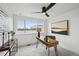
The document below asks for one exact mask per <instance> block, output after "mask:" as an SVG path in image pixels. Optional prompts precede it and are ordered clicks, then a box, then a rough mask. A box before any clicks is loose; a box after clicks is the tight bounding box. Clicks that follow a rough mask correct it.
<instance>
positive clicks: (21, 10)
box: [0, 3, 79, 19]
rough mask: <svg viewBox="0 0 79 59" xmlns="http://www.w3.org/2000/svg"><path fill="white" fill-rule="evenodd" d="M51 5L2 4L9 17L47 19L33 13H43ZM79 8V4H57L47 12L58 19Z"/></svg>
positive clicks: (0, 4) (0, 5)
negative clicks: (15, 15) (42, 10)
mask: <svg viewBox="0 0 79 59" xmlns="http://www.w3.org/2000/svg"><path fill="white" fill-rule="evenodd" d="M48 5H49V3H0V7H2V8H3V9H4V10H5V11H6V12H7V14H8V15H13V14H17V15H22V16H28V17H33V18H41V19H47V17H46V16H45V15H43V14H32V13H33V12H39V11H41V8H42V7H43V6H48ZM76 8H79V4H78V3H57V4H56V5H55V6H54V7H52V8H51V9H50V10H48V11H47V13H48V14H49V15H50V17H56V16H59V15H61V14H63V13H66V12H68V11H71V10H73V9H76Z"/></svg>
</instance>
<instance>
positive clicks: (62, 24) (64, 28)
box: [51, 20, 69, 35]
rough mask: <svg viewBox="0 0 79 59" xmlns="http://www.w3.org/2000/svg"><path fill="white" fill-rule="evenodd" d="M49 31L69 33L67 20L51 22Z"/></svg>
mask: <svg viewBox="0 0 79 59" xmlns="http://www.w3.org/2000/svg"><path fill="white" fill-rule="evenodd" d="M51 33H56V34H62V35H69V20H62V21H57V22H54V23H52V24H51Z"/></svg>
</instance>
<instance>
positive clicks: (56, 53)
mask: <svg viewBox="0 0 79 59" xmlns="http://www.w3.org/2000/svg"><path fill="white" fill-rule="evenodd" d="M54 49H55V55H56V56H58V50H57V46H55V47H54Z"/></svg>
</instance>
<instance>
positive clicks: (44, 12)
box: [33, 3, 56, 17]
mask: <svg viewBox="0 0 79 59" xmlns="http://www.w3.org/2000/svg"><path fill="white" fill-rule="evenodd" d="M55 4H56V3H50V4H49V5H48V6H47V7H45V6H43V7H42V11H41V12H34V13H33V14H35V13H42V14H44V15H46V16H47V17H49V14H48V13H47V11H48V10H49V9H50V8H51V7H53V6H54V5H55Z"/></svg>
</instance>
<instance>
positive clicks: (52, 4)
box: [45, 3, 56, 11]
mask: <svg viewBox="0 0 79 59" xmlns="http://www.w3.org/2000/svg"><path fill="white" fill-rule="evenodd" d="M55 4H56V3H50V5H49V6H48V7H47V8H46V10H45V11H48V10H49V9H50V8H51V7H53V6H54V5H55Z"/></svg>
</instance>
